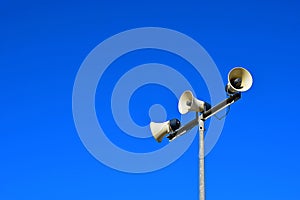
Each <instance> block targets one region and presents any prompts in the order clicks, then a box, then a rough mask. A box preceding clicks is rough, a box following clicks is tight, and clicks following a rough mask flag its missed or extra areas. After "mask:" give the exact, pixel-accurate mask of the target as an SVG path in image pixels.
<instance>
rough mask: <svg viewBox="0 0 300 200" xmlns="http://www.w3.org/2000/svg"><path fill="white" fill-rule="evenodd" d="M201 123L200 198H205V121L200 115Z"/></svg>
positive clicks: (203, 199) (199, 120)
mask: <svg viewBox="0 0 300 200" xmlns="http://www.w3.org/2000/svg"><path fill="white" fill-rule="evenodd" d="M198 123H199V176H200V177H199V185H200V186H199V193H200V194H199V199H200V200H205V176H204V121H203V119H201V117H198Z"/></svg>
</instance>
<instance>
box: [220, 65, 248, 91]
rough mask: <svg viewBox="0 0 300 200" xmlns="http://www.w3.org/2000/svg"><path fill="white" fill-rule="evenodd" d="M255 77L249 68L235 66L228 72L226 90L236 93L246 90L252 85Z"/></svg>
mask: <svg viewBox="0 0 300 200" xmlns="http://www.w3.org/2000/svg"><path fill="white" fill-rule="evenodd" d="M252 83H253V79H252V76H251V74H250V72H249V71H248V70H246V69H245V68H243V67H236V68H233V69H232V70H231V71H230V72H229V73H228V84H227V86H226V92H227V93H229V94H234V93H237V92H245V91H247V90H249V89H250V88H251V86H252Z"/></svg>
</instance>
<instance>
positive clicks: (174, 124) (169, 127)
mask: <svg viewBox="0 0 300 200" xmlns="http://www.w3.org/2000/svg"><path fill="white" fill-rule="evenodd" d="M179 127H180V121H179V120H178V119H171V120H170V121H167V122H162V123H156V122H151V123H150V129H151V133H152V135H153V137H154V138H155V140H156V141H157V142H161V141H162V139H163V138H164V136H165V135H167V134H168V133H170V132H171V131H176V130H177V129H178V128H179Z"/></svg>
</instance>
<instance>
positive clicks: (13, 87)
mask: <svg viewBox="0 0 300 200" xmlns="http://www.w3.org/2000/svg"><path fill="white" fill-rule="evenodd" d="M299 10H300V4H299V2H297V1H294V0H286V1H283V0H275V1H271V0H267V1H258V0H251V1H250V0H246V1H237V0H228V1H216V0H212V1H191V0H186V1H181V2H179V1H164V0H160V1H157V0H152V1H145V2H143V1H131V0H129V1H122V2H121V1H116V0H111V1H108V0H107V1H81V2H79V1H75V2H73V1H69V2H67V1H44V2H41V1H2V2H1V3H0V25H1V31H0V58H1V63H0V67H1V78H0V85H1V87H0V88H1V98H0V103H1V111H0V119H1V123H0V160H1V162H0V199H6V200H16V199H30V200H34V199H37V200H38V199H87V200H94V199H132V200H135V199H157V200H160V199H197V198H198V165H197V163H198V159H197V155H198V153H197V152H198V142H197V140H195V141H194V142H193V144H192V145H191V146H190V148H189V149H188V151H187V152H186V153H185V154H184V155H183V156H182V157H181V158H180V159H178V160H177V161H176V162H174V163H172V164H171V165H170V166H168V167H166V168H163V169H161V170H158V171H155V172H151V173H146V174H130V173H124V172H120V171H116V170H114V169H111V168H109V167H107V166H105V165H103V164H102V163H100V162H99V161H98V160H96V159H95V158H94V157H93V156H92V155H91V154H90V153H89V152H88V151H87V150H86V148H85V147H84V145H83V144H82V142H81V140H80V139H79V136H78V134H77V130H76V128H75V125H74V121H73V116H72V90H73V84H74V81H75V77H76V74H77V71H78V70H79V68H80V65H81V63H82V62H83V60H84V59H85V57H86V56H87V55H88V54H89V52H90V51H91V50H92V49H93V48H95V47H96V46H97V45H98V44H99V43H100V42H101V41H104V40H105V39H107V38H108V37H110V36H112V35H114V34H117V33H119V32H122V31H125V30H128V29H132V28H138V27H146V26H155V27H164V28H169V29H173V30H177V31H180V32H182V33H184V34H186V35H188V36H189V37H191V38H193V39H194V40H196V41H197V42H199V43H200V44H201V45H202V46H203V47H204V48H205V49H206V50H207V52H208V53H209V54H210V56H211V57H212V58H213V60H214V62H215V63H216V65H217V66H218V69H219V71H220V73H221V74H222V78H223V80H224V83H225V82H226V76H227V73H228V71H229V70H230V69H231V68H232V67H235V66H239V65H242V66H245V67H247V68H248V69H249V70H250V71H251V73H252V74H253V78H254V84H253V87H252V88H251V90H250V91H248V92H247V93H245V94H244V95H243V97H242V99H241V100H240V101H239V102H237V103H236V104H234V106H232V107H231V111H230V113H229V115H228V117H227V118H226V122H225V127H224V129H223V132H222V135H221V137H220V139H219V141H218V143H217V145H216V146H215V148H214V149H213V150H212V151H211V153H210V154H209V155H208V156H207V157H206V178H207V179H206V180H207V182H206V183H207V184H206V186H207V199H208V200H213V199H215V200H219V199H230V200H235V199H237V200H241V199H243V200H247V199H249V200H250V199H251V200H253V199H262V200H263V199H272V200H282V199H288V200H294V199H295V200H296V199H300V190H299V180H300V172H299V171H300V160H299V153H300V147H299V141H300V135H299V132H300V131H299V127H298V125H299V124H298V123H299V122H298V119H299V111H300V110H299V100H300V93H299V89H298V86H299V73H300V59H299V45H300V39H299V35H300V12H299ZM137 53H138V52H137ZM149 55H150V56H149ZM151 55H152V57H151ZM159 55H161V56H159ZM130 56H136V57H137V58H136V59H137V60H138V61H140V62H141V63H143V61H145V62H149V60H151V59H149V57H150V58H153V57H154V58H155V59H156V60H155V61H156V62H161V63H165V64H169V65H170V66H172V63H173V64H174V65H176V59H177V58H176V57H175V56H174V57H172V55H165V53H163V52H161V54H160V52H151V51H145V52H142V53H140V54H137V55H134V54H133V55H130ZM131 58H132V60H134V59H133V57H131ZM127 61H128V60H126V58H124V60H120V62H124V63H123V64H126V62H127ZM127 64H128V63H127ZM114 74H115V73H114V72H110V74H109V73H107V77H106V79H107V80H109V79H110V78H111V80H114V78H115V77H114ZM192 79H193V77H192ZM103 81H104V80H103ZM192 81H194V82H196V81H198V79H197V80H196V79H194V80H192ZM201 81H202V80H199V82H201ZM103 84H104V85H102V87H104V88H105V87H106V85H105V82H103ZM199 84H203V83H199ZM109 87H110V86H109V84H107V88H109ZM144 89H145V90H146V89H149V90H151V91H152V92H153V91H156V90H160V89H161V90H162V91H161V92H160V94H165V95H166V96H165V98H164V99H163V101H167V100H169V96H168V95H170V94H168V92H167V91H166V90H165V89H162V88H159V87H156V86H153V87H152V88H151V87H150V88H144ZM143 92H144V94H146V92H145V91H140V92H137V93H136V94H135V96H134V97H135V98H136V99H137V100H139V101H137V102H140V101H141V98H143V97H144V96H143ZM162 96H163V95H162ZM197 96H198V97H199V98H201V97H200V96H201V92H199V91H198V92H197ZM97 98H98V99H99V98H100V96H99V94H97ZM97 98H96V99H97ZM170 99H171V97H170ZM148 100H149V99H147V98H146V100H144V102H143V103H145V104H146V105H148V104H149V102H147V101H148ZM149 101H150V100H149ZM170 101H172V102H173V103H174V102H175V103H174V105H175V106H176V100H174V99H171V100H170ZM143 103H137V104H134V106H137V107H138V110H140V111H141V112H137V111H135V112H134V113H133V114H132V115H133V119H135V120H136V121H137V123H140V124H147V123H149V121H148V119H147V118H139V116H144V115H147V112H148V111H146V108H145V106H144V104H143ZM150 103H151V102H150ZM174 105H172V107H171V106H170V112H171V113H172V112H175V111H174V109H176V107H175V106H174ZM172 109H173V111H172ZM99 112H101V111H99ZM143 112H144V113H145V114H143ZM168 114H170V113H168ZM100 115H101V114H100ZM135 115H136V116H135ZM168 117H172V116H171V115H170V116H169V115H168ZM110 119H111V118H109V117H108V118H107V119H104V121H102V123H103V124H106V125H108V124H111V122H109V121H107V122H106V121H105V120H110ZM109 128H110V129H111V132H110V133H111V136H110V137H111V139H112V140H115V143H117V144H118V145H120V146H122V148H127V149H128V150H132V149H133V147H132V145H134V143H135V142H136V141H138V140H137V139H135V140H131V139H130V138H124V137H120V138H121V139H124V140H121V139H119V140H118V137H114V134H120V131H119V129H118V128H116V127H114V126H113V125H112V126H111V127H109ZM127 140H128V141H127ZM139 140H140V142H141V144H143V145H145V146H144V147H145V148H146V149H143V147H141V146H140V145H137V144H136V145H137V149H136V151H145V150H147V148H149V149H150V150H151V149H155V148H158V146H157V145H158V144H157V143H155V141H154V140H150V139H149V140H148V139H146V140H145V141H142V139H139Z"/></svg>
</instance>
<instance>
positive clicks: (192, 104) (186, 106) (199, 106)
mask: <svg viewBox="0 0 300 200" xmlns="http://www.w3.org/2000/svg"><path fill="white" fill-rule="evenodd" d="M210 107H211V106H210V105H209V104H208V103H206V102H204V101H201V100H199V99H197V98H195V97H194V96H193V94H192V92H191V91H189V90H187V91H185V92H184V93H183V94H182V95H181V97H180V99H179V102H178V110H179V112H180V113H181V114H186V113H188V112H189V111H195V112H204V111H205V110H208V109H209V108H210Z"/></svg>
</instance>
